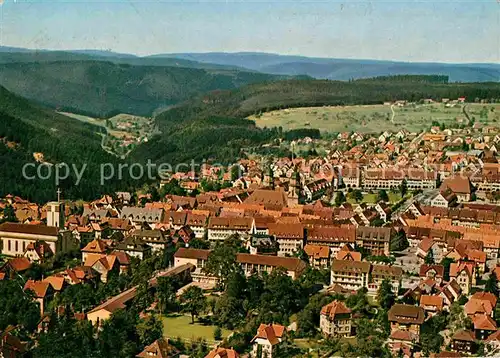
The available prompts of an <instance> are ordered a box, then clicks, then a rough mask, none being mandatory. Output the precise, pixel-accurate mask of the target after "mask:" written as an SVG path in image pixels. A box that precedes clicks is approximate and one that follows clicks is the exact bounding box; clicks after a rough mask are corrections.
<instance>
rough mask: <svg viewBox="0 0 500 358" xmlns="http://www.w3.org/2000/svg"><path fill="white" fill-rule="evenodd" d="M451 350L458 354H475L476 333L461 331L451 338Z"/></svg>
mask: <svg viewBox="0 0 500 358" xmlns="http://www.w3.org/2000/svg"><path fill="white" fill-rule="evenodd" d="M450 348H451V349H452V350H453V351H455V352H458V353H462V354H467V355H469V354H473V353H475V350H476V339H475V337H474V332H471V331H466V330H460V331H457V332H455V334H454V335H453V336H452V337H451V342H450Z"/></svg>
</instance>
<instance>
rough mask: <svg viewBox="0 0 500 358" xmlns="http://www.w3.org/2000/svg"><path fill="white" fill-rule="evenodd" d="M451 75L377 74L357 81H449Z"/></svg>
mask: <svg viewBox="0 0 500 358" xmlns="http://www.w3.org/2000/svg"><path fill="white" fill-rule="evenodd" d="M449 79H450V77H449V76H446V75H395V76H377V77H373V78H364V79H359V80H356V81H357V82H366V81H376V82H410V83H448V81H449Z"/></svg>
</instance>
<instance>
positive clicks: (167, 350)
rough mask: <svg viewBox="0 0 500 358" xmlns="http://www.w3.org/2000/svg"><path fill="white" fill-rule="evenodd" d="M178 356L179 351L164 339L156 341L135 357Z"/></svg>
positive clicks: (163, 357)
mask: <svg viewBox="0 0 500 358" xmlns="http://www.w3.org/2000/svg"><path fill="white" fill-rule="evenodd" d="M179 356H180V352H179V350H178V349H177V348H175V347H174V346H173V345H171V344H170V343H169V342H168V339H165V338H160V339H157V340H156V341H154V342H153V343H151V344H150V345H148V346H146V347H145V348H144V350H143V351H142V352H141V353H139V354H138V355H136V357H137V358H178V357H179Z"/></svg>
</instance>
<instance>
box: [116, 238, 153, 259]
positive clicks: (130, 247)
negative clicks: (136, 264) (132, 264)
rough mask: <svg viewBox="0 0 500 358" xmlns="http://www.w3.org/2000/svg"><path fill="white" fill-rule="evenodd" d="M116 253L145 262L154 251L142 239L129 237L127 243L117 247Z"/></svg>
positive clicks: (124, 242)
mask: <svg viewBox="0 0 500 358" xmlns="http://www.w3.org/2000/svg"><path fill="white" fill-rule="evenodd" d="M115 251H118V252H124V253H126V254H127V255H129V256H130V257H137V258H138V259H139V260H144V258H146V257H149V256H150V255H151V251H152V249H151V246H149V245H148V244H146V243H144V242H143V241H142V239H140V238H138V237H136V236H129V237H128V238H126V239H125V241H123V242H121V243H119V244H118V245H117V246H116V249H115Z"/></svg>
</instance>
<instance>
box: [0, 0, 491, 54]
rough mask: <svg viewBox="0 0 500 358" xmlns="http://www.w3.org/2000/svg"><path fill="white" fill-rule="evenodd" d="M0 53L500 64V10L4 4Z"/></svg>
mask: <svg viewBox="0 0 500 358" xmlns="http://www.w3.org/2000/svg"><path fill="white" fill-rule="evenodd" d="M2 2H3V4H2V5H0V45H3V46H14V47H25V48H32V49H57V50H68V49H99V50H112V51H115V52H121V53H133V54H137V55H141V56H142V55H150V54H158V53H175V52H240V51H255V52H271V53H279V54H285V55H303V56H310V57H331V58H355V59H356V58H357V59H377V60H400V61H415V62H417V61H418V62H449V63H465V62H475V63H478V62H487V63H500V0H469V1H464V0H447V1H444V0H418V1H417V0H399V1H394V0H385V1H381V0H372V1H366V0H357V1H354V0H343V1H337V0H335V1H332V0H322V1H305V0H288V1H284V0H281V1H280V0H268V1H262V0H261V1H243V0H239V1H238V0H228V1H196V2H195V1H182V0H177V1H158V0H135V1H133V0H131V1H128V0H108V1H96V0H80V1H73V0H65V1H62V0H3V1H2V0H0V3H2Z"/></svg>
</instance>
